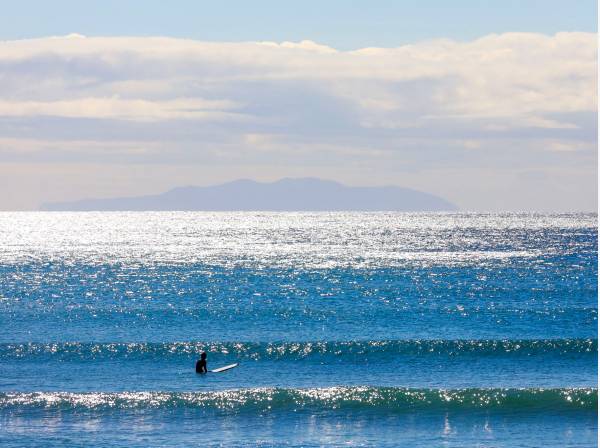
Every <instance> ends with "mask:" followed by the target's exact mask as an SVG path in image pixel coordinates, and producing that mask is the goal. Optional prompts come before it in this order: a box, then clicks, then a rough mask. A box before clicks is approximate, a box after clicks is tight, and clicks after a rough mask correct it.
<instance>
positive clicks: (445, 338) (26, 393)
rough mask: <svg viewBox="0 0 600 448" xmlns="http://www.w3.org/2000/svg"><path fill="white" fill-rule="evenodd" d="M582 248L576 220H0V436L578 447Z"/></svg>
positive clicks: (592, 439) (583, 380) (586, 359)
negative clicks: (203, 371) (197, 367)
mask: <svg viewBox="0 0 600 448" xmlns="http://www.w3.org/2000/svg"><path fill="white" fill-rule="evenodd" d="M597 260H598V259H597V218H596V216H595V215H586V214H563V215H537V214H402V213H186V212H173V213H170V212H161V213H106V212H103V213H0V443H1V444H2V445H3V446H26V445H29V446H38V445H39V446H78V445H79V446H89V445H102V446H107V445H115V446H124V445H126V446H148V445H161V446H165V445H168V446H187V445H190V444H192V445H195V444H198V443H200V442H201V443H203V444H205V445H209V446H211V445H215V446H219V445H224V446H256V445H259V446H321V445H346V444H347V443H349V444H351V445H357V446H397V445H398V444H405V445H408V446H437V445H445V446H540V445H542V444H543V445H547V446H565V445H569V444H571V445H577V446H596V433H597V423H596V421H597V410H596V409H597V386H596V384H597V383H596V378H597V351H598V346H597ZM201 351H206V352H208V361H209V368H213V367H217V366H219V365H224V364H230V363H233V362H239V363H240V367H238V368H236V369H233V370H231V371H228V372H226V373H222V374H212V375H211V374H209V375H206V376H201V375H196V374H195V373H194V371H193V367H194V362H195V360H196V359H197V357H198V354H199V353H200V352H201Z"/></svg>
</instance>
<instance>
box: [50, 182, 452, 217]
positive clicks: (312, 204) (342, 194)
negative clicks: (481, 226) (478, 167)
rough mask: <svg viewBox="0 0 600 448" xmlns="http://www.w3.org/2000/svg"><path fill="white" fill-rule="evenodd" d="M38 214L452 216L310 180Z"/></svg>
mask: <svg viewBox="0 0 600 448" xmlns="http://www.w3.org/2000/svg"><path fill="white" fill-rule="evenodd" d="M41 210H56V211H58V210H60V211H71V210H72V211H84V210H85V211H92V210H99V211H100V210H106V211H108V210H122V211H124V210H148V211H150V210H157V211H158V210H205V211H453V210H457V207H456V206H455V205H454V204H451V203H450V202H448V201H446V200H445V199H442V198H440V197H438V196H435V195H432V194H429V193H424V192H421V191H416V190H411V189H408V188H400V187H393V186H388V187H348V186H345V185H342V184H340V183H338V182H333V181H329V180H321V179H315V178H303V179H288V178H286V179H281V180H279V181H276V182H272V183H262V182H255V181H253V180H247V179H243V180H236V181H233V182H228V183H225V184H222V185H215V186H210V187H178V188H174V189H172V190H169V191H167V192H165V193H162V194H157V195H151V196H138V197H124V198H110V199H83V200H79V201H72V202H54V203H47V204H43V205H42V206H41Z"/></svg>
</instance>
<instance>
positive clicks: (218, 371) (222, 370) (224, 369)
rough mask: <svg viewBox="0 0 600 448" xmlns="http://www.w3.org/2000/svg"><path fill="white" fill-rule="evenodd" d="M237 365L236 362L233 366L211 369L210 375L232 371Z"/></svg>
mask: <svg viewBox="0 0 600 448" xmlns="http://www.w3.org/2000/svg"><path fill="white" fill-rule="evenodd" d="M238 365H239V364H238V363H237V362H236V363H235V364H229V365H228V366H223V367H219V368H218V369H213V370H211V371H210V372H211V373H220V372H225V371H226V370H229V369H233V368H234V367H237V366H238Z"/></svg>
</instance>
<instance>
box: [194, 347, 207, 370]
mask: <svg viewBox="0 0 600 448" xmlns="http://www.w3.org/2000/svg"><path fill="white" fill-rule="evenodd" d="M206 372H208V370H207V369H206V352H202V354H201V355H200V359H199V360H198V361H196V373H206Z"/></svg>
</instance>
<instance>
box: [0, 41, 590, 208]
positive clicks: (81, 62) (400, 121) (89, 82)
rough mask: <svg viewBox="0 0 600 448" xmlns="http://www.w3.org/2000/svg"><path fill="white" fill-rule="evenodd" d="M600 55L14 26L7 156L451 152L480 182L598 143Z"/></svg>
mask: <svg viewBox="0 0 600 448" xmlns="http://www.w3.org/2000/svg"><path fill="white" fill-rule="evenodd" d="M596 63H597V36H596V34H594V33H558V34H556V35H553V36H545V35H540V34H533V33H507V34H500V35H496V34H492V35H488V36H484V37H482V38H480V39H476V40H473V41H468V42H458V41H452V40H448V39H437V40H430V41H424V42H418V43H415V44H411V45H404V46H401V47H397V48H363V49H358V50H354V51H338V50H336V49H335V48H331V47H329V46H326V45H323V44H320V43H316V42H313V41H310V40H304V41H301V42H283V43H276V42H201V41H194V40H189V39H175V38H168V37H84V36H81V35H76V34H73V35H69V36H65V37H49V38H42V39H30V40H19V41H5V42H0V80H1V82H0V135H2V136H3V138H2V140H0V161H1V160H10V161H19V163H25V159H24V156H23V154H25V153H27V154H28V157H30V158H33V159H31V160H33V161H36V163H42V162H48V161H53V163H58V161H60V163H69V160H72V161H73V163H75V162H77V163H84V162H85V163H91V164H93V163H110V161H113V162H114V163H117V162H118V163H130V164H134V163H136V160H137V161H138V162H139V163H152V164H159V163H164V164H172V165H173V164H180V165H185V164H194V163H195V164H198V166H204V167H206V170H209V169H210V166H212V165H214V164H229V165H231V166H233V164H236V165H235V166H236V171H235V172H236V173H237V172H243V171H244V167H248V170H249V171H250V172H249V173H248V174H247V175H246V176H247V177H256V178H260V177H261V174H260V173H270V174H269V176H272V177H277V176H276V175H275V173H276V172H277V171H276V170H280V171H282V172H281V174H282V175H288V174H291V173H285V172H283V170H285V169H286V166H288V165H289V164H301V165H302V166H305V167H307V168H306V169H307V170H315V172H317V171H318V173H319V175H322V176H323V175H324V174H323V173H325V177H331V178H336V176H338V178H339V176H341V174H340V171H339V170H338V171H335V170H334V168H332V167H335V166H338V167H339V166H341V165H348V166H361V167H363V168H362V170H357V171H356V172H353V173H354V174H345V175H344V176H346V177H345V178H344V179H340V180H344V181H346V182H348V183H354V184H368V183H372V178H370V177H365V178H364V179H361V177H360V176H361V173H364V176H367V174H366V173H371V174H369V176H371V175H372V174H373V173H384V172H387V174H385V175H383V174H381V175H380V176H378V175H377V174H375V177H376V178H377V179H379V178H381V179H383V178H386V179H387V181H388V182H390V179H391V180H393V179H394V175H397V174H398V173H408V172H411V173H418V172H422V173H427V172H434V171H435V172H436V176H439V172H440V171H439V170H444V169H450V168H451V169H452V170H459V169H462V170H463V171H464V175H463V176H460V175H458V174H456V171H453V173H454V174H453V176H454V177H453V178H455V179H459V178H463V179H465V180H464V181H465V182H468V179H475V178H476V177H477V178H479V177H478V176H476V175H475V174H474V173H476V172H481V171H482V170H483V169H485V170H487V169H490V166H494V167H495V168H494V169H496V170H499V171H501V170H510V169H511V168H512V167H514V166H515V164H516V163H519V164H521V165H522V166H523V169H524V170H530V171H540V170H541V171H543V170H544V169H546V170H548V171H550V170H559V169H560V166H561V165H564V164H565V162H566V160H567V159H565V158H566V157H571V159H568V160H569V164H570V166H571V168H570V171H569V172H570V173H575V172H576V170H575V168H573V164H574V165H577V164H578V163H579V164H581V166H583V164H588V165H589V163H590V160H592V159H594V158H595V157H596V156H595V152H594V151H595V148H596V147H597V141H596V132H597V124H596V120H597V113H596V110H597V81H596V75H597V69H596ZM507 145H512V147H511V148H507ZM75 154H77V155H75ZM541 154H544V155H541ZM541 165H543V166H545V168H540V166H541ZM250 167H252V169H250ZM269 167H271V168H269ZM273 167H275V168H273ZM317 167H320V168H317ZM257 170H259V171H260V170H262V171H260V172H258V174H257V175H253V173H257ZM386 170H387V171H386ZM478 170H479V171H478ZM586 170H587V168H586ZM327 173H330V174H329V175H326V174H327ZM348 173H349V172H348ZM394 173H395V174H394ZM586 173H588V174H586V175H591V174H589V173H592V172H591V171H589V170H587V171H586ZM302 174H307V175H312V174H314V173H313V172H312V171H311V172H305V173H302ZM592 174H593V173H592ZM265 176H267V175H266V174H265ZM353 176H354V177H353ZM267 177H268V176H267ZM488 177H489V178H490V179H492V178H494V176H488ZM496 177H497V178H498V179H506V178H505V177H502V176H496ZM263 178H264V176H263ZM224 180H227V179H224ZM436 182H437V180H436ZM490 182H492V180H490ZM392 183H393V182H392ZM434 184H435V185H439V182H437V183H434V182H432V185H434ZM406 186H411V185H406ZM436 188H438V187H436ZM439 188H441V191H437V192H438V193H443V191H444V188H442V187H439ZM471 189H473V188H472V186H471ZM465 191H466V192H467V193H465V194H466V195H467V196H466V197H468V195H469V194H473V195H475V194H476V193H469V192H468V191H469V189H468V188H465ZM501 191H502V187H501V186H498V192H499V193H498V194H501ZM432 192H434V193H435V192H436V191H432ZM449 199H451V200H453V201H455V202H457V203H459V204H463V203H464V202H463V200H462V199H461V198H456V197H453V198H449ZM475 202H476V201H475ZM475 202H473V203H475ZM468 203H469V199H466V204H467V205H468Z"/></svg>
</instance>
